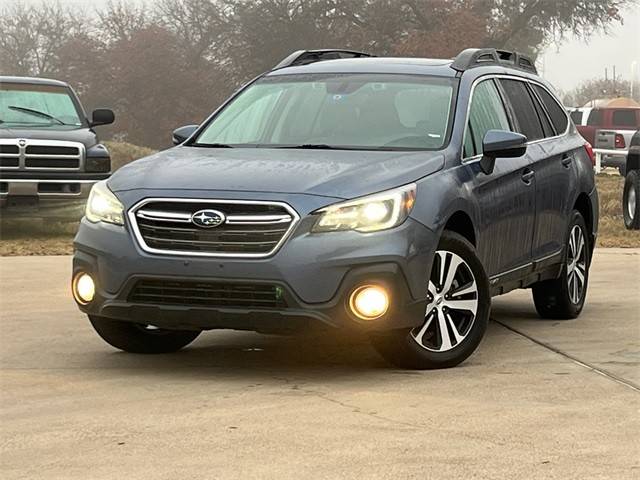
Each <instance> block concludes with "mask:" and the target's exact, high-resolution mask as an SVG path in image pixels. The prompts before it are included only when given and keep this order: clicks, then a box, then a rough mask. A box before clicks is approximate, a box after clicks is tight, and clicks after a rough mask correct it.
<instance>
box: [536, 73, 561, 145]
mask: <svg viewBox="0 0 640 480" xmlns="http://www.w3.org/2000/svg"><path fill="white" fill-rule="evenodd" d="M533 88H534V90H535V91H536V93H537V94H538V96H539V97H540V100H542V103H544V106H545V108H546V109H547V112H548V113H549V117H550V118H551V123H553V126H554V128H555V129H556V133H557V134H558V135H560V134H561V133H564V132H565V131H566V130H567V124H568V123H569V121H568V120H567V114H566V112H565V110H564V108H562V107H561V106H560V104H559V103H558V102H557V101H556V100H555V99H554V98H553V97H552V96H551V94H550V93H549V92H548V91H547V90H546V89H545V88H542V87H541V86H540V85H533Z"/></svg>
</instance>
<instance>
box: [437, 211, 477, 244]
mask: <svg viewBox="0 0 640 480" xmlns="http://www.w3.org/2000/svg"><path fill="white" fill-rule="evenodd" d="M444 230H448V231H450V232H455V233H457V234H459V235H461V236H463V237H464V238H465V239H467V240H468V241H469V242H470V243H471V244H472V245H473V246H474V247H477V246H478V243H477V235H476V229H475V226H474V223H473V220H472V219H471V216H470V215H469V214H468V213H466V212H465V211H464V210H456V211H455V212H453V213H452V214H451V215H449V218H448V219H447V221H446V222H445V224H444V228H443V231H444Z"/></svg>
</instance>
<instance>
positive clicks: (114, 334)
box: [89, 315, 200, 354]
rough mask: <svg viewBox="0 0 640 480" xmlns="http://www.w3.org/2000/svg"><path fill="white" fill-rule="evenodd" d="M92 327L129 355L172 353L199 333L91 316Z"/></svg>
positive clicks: (110, 343) (103, 337)
mask: <svg viewBox="0 0 640 480" xmlns="http://www.w3.org/2000/svg"><path fill="white" fill-rule="evenodd" d="M89 320H90V321H91V325H93V328H94V329H95V331H96V332H97V333H98V335H100V337H101V338H102V339H103V340H104V341H105V342H107V343H108V344H109V345H111V346H112V347H115V348H118V349H120V350H124V351H125V352H129V353H147V354H156V353H172V352H177V351H178V350H180V349H181V348H182V347H185V346H187V345H189V344H190V343H191V342H193V341H194V340H195V339H196V337H197V336H198V335H200V332H199V331H197V330H196V331H190V330H164V329H158V328H153V329H152V328H151V327H150V326H145V325H139V324H137V323H131V322H120V321H118V320H111V319H109V318H104V317H96V316H93V315H90V316H89Z"/></svg>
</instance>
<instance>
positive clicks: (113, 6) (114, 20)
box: [96, 0, 150, 42]
mask: <svg viewBox="0 0 640 480" xmlns="http://www.w3.org/2000/svg"><path fill="white" fill-rule="evenodd" d="M96 13H97V15H98V29H99V30H100V33H101V34H102V37H103V39H104V40H106V41H107V42H115V41H118V40H129V39H130V38H131V36H132V35H133V34H134V33H135V32H136V31H138V30H140V29H143V28H145V27H147V26H148V25H149V23H150V18H149V15H148V14H147V7H146V5H145V4H144V3H141V4H139V5H136V4H135V3H131V2H127V1H126V0H116V1H113V0H109V2H108V3H107V6H106V7H105V8H104V9H102V10H96Z"/></svg>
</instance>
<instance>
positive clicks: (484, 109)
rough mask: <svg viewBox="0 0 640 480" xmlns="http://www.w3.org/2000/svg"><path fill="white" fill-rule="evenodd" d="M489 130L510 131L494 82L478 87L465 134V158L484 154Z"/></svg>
mask: <svg viewBox="0 0 640 480" xmlns="http://www.w3.org/2000/svg"><path fill="white" fill-rule="evenodd" d="M489 130H510V127H509V120H508V118H507V114H506V112H505V110H504V105H503V104H502V99H501V98H500V94H499V93H498V89H497V88H496V85H495V83H494V82H493V80H485V81H483V82H480V83H479V84H478V85H476V87H475V89H474V91H473V97H472V99H471V108H470V109H469V122H468V123H467V129H466V131H465V134H464V157H465V158H469V157H473V156H475V155H480V154H482V139H483V138H484V135H485V133H487V131H489Z"/></svg>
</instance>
